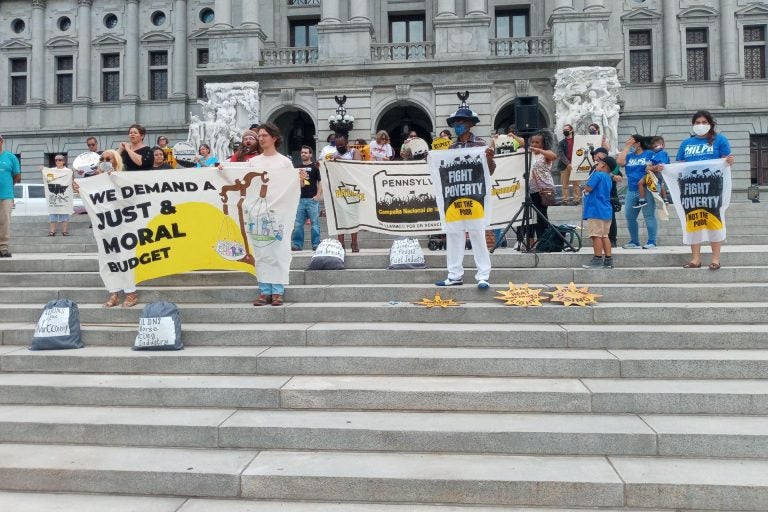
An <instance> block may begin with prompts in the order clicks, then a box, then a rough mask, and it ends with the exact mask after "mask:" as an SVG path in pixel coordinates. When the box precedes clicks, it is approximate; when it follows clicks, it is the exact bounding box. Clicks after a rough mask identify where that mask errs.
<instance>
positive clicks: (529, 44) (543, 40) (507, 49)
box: [491, 37, 552, 57]
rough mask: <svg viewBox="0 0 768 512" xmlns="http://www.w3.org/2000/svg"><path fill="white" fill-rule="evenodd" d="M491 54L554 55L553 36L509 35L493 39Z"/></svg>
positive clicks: (503, 55) (501, 55)
mask: <svg viewBox="0 0 768 512" xmlns="http://www.w3.org/2000/svg"><path fill="white" fill-rule="evenodd" d="M491 54H492V55H493V56H495V57H508V56H528V55H552V38H550V37H509V38H499V39H491Z"/></svg>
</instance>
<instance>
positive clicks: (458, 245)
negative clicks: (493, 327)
mask: <svg viewBox="0 0 768 512" xmlns="http://www.w3.org/2000/svg"><path fill="white" fill-rule="evenodd" d="M479 122H480V118H479V117H477V114H475V113H474V112H473V111H472V110H471V109H470V108H469V107H468V106H467V104H466V103H465V102H464V101H463V100H462V104H461V105H460V106H459V109H458V110H457V111H456V112H454V113H453V115H452V116H451V117H449V118H448V126H450V127H451V128H453V129H454V131H455V132H456V142H454V143H453V144H451V149H456V148H475V147H484V146H485V147H486V150H485V156H486V158H487V159H488V170H489V171H490V172H491V174H493V171H494V170H495V169H496V162H494V160H493V149H491V148H489V147H487V146H488V144H487V143H486V142H485V141H484V140H483V139H481V138H480V137H475V134H474V133H472V131H471V130H472V127H473V126H475V125H476V124H477V123H479ZM467 233H469V241H470V242H471V243H472V255H473V256H474V258H475V266H476V267H477V272H476V273H475V279H476V280H477V287H478V288H480V289H481V290H487V289H488V288H489V286H490V284H489V283H488V279H489V278H490V276H491V255H490V254H489V253H488V246H487V245H486V242H485V230H484V229H470V230H467ZM464 248H465V236H464V233H447V234H446V257H447V263H448V277H447V278H446V279H445V280H443V281H438V282H436V283H435V284H436V285H437V286H459V285H462V284H464V265H463V261H464Z"/></svg>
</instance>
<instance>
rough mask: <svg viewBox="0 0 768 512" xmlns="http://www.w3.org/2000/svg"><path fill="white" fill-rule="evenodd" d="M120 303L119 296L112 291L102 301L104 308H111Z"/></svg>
mask: <svg viewBox="0 0 768 512" xmlns="http://www.w3.org/2000/svg"><path fill="white" fill-rule="evenodd" d="M118 304H120V297H119V296H118V295H117V293H112V294H110V296H109V299H108V300H107V302H105V303H104V307H105V308H113V307H115V306H117V305H118Z"/></svg>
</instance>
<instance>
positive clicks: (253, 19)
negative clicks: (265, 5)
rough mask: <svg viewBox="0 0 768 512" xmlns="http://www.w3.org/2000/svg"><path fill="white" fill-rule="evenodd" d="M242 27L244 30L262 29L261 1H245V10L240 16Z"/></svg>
mask: <svg viewBox="0 0 768 512" xmlns="http://www.w3.org/2000/svg"><path fill="white" fill-rule="evenodd" d="M240 26H241V27H242V28H250V29H258V28H261V23H260V22H259V1H258V0H243V9H242V12H241V16H240Z"/></svg>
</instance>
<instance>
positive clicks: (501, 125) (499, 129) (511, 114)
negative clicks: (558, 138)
mask: <svg viewBox="0 0 768 512" xmlns="http://www.w3.org/2000/svg"><path fill="white" fill-rule="evenodd" d="M510 126H515V101H514V100H513V101H510V102H509V103H507V104H506V105H504V107H502V109H501V110H499V113H498V114H496V119H495V120H494V121H493V131H494V133H507V130H508V129H509V127H510ZM539 128H540V129H542V130H544V129H546V128H549V123H548V122H547V116H546V114H545V113H544V111H543V110H542V109H541V106H539Z"/></svg>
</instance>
